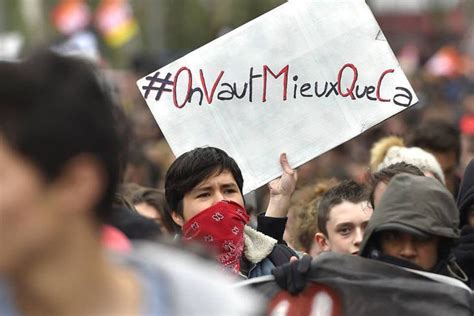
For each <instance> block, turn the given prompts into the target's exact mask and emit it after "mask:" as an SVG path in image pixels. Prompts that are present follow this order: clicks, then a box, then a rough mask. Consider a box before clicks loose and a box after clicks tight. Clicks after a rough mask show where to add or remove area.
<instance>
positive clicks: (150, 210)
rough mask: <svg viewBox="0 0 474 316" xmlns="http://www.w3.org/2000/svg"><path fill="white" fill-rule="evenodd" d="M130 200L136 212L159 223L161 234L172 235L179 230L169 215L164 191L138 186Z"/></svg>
mask: <svg viewBox="0 0 474 316" xmlns="http://www.w3.org/2000/svg"><path fill="white" fill-rule="evenodd" d="M131 202H132V203H133V205H134V207H135V209H136V210H137V211H138V213H140V214H141V215H143V216H145V217H148V218H151V219H153V220H155V221H156V222H157V223H158V224H159V225H160V227H161V232H162V233H163V234H165V235H169V236H174V235H175V234H176V233H177V232H178V231H179V226H178V225H176V224H175V222H173V219H172V218H171V217H170V212H169V206H168V204H167V203H166V197H165V194H164V192H162V191H159V190H156V189H152V188H146V187H140V188H139V189H138V190H136V191H135V192H133V193H132V195H131Z"/></svg>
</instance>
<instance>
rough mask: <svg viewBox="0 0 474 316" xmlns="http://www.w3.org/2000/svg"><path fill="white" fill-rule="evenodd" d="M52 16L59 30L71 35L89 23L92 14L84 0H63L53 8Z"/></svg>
mask: <svg viewBox="0 0 474 316" xmlns="http://www.w3.org/2000/svg"><path fill="white" fill-rule="evenodd" d="M51 18H52V21H53V24H54V26H55V27H56V29H57V30H58V31H59V32H61V33H62V34H65V35H70V34H73V33H75V32H77V31H80V30H82V29H84V28H85V27H86V26H87V25H89V22H90V20H91V14H90V10H89V7H88V6H87V4H86V3H85V2H84V1H83V0H62V1H61V2H60V3H59V4H58V5H57V6H56V7H55V8H54V9H53V12H52V14H51Z"/></svg>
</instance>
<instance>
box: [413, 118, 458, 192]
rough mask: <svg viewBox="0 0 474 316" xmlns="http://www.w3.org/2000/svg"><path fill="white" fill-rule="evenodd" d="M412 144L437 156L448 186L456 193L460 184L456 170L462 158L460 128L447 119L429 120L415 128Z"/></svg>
mask: <svg viewBox="0 0 474 316" xmlns="http://www.w3.org/2000/svg"><path fill="white" fill-rule="evenodd" d="M410 146H416V147H420V148H423V149H425V150H427V151H429V152H430V153H432V154H433V155H434V156H435V157H436V160H437V161H438V162H439V164H440V165H441V168H442V170H443V173H444V176H445V179H446V187H447V188H448V190H449V191H451V192H452V193H456V190H457V186H458V185H459V183H458V182H459V180H458V179H457V176H456V171H457V168H458V165H459V161H460V158H461V137H460V132H459V130H458V129H457V128H456V127H455V126H454V125H452V124H449V123H448V122H445V121H441V120H433V121H428V122H426V123H424V124H422V125H420V126H419V127H417V128H416V129H415V130H414V132H413V135H412V137H411V139H410Z"/></svg>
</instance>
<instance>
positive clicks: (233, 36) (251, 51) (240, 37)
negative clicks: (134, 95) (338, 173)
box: [137, 0, 418, 193]
mask: <svg viewBox="0 0 474 316" xmlns="http://www.w3.org/2000/svg"><path fill="white" fill-rule="evenodd" d="M137 85H138V87H139V89H140V91H141V92H142V95H143V97H144V98H145V99H146V102H147V104H148V106H149V107H150V109H151V111H152V113H153V115H154V117H155V119H156V121H157V122H158V125H159V126H160V128H161V130H162V132H163V134H164V136H165V137H166V139H167V141H168V143H169V144H170V146H171V149H172V150H173V152H174V154H175V155H176V156H179V155H180V154H182V153H184V152H186V151H189V150H191V149H194V148H195V147H200V146H215V147H218V148H221V149H223V150H225V151H226V152H227V153H228V154H229V155H230V156H232V157H233V158H234V159H235V160H236V161H237V163H238V164H239V166H240V168H241V169H242V173H243V176H244V180H245V184H244V193H247V192H250V191H251V190H253V189H256V188H258V187H260V186H261V185H263V184H265V183H267V182H269V181H270V180H272V179H274V178H276V177H277V176H279V175H280V174H281V168H280V166H279V163H278V157H279V154H280V153H282V152H286V153H287V154H288V157H289V161H290V164H291V165H292V167H297V166H299V165H301V164H303V163H305V162H307V161H309V160H311V159H313V158H314V157H316V156H318V155H320V154H322V153H324V152H326V151H328V150H330V149H332V148H334V147H336V146H337V145H339V144H341V143H343V142H345V141H347V140H349V139H351V138H353V137H355V136H357V135H359V134H360V133H362V132H364V131H365V130H367V129H368V128H370V127H372V126H373V125H375V124H377V123H379V122H381V121H383V120H385V119H387V118H389V117H391V116H393V115H394V114H396V113H398V112H400V111H402V110H404V109H406V108H407V107H410V106H412V105H414V104H415V103H416V102H417V101H418V100H417V98H416V95H415V93H414V92H413V89H412V88H411V86H410V83H409V82H408V80H407V79H406V77H405V75H404V73H403V71H402V70H401V68H400V66H399V64H398V62H397V60H396V58H395V56H394V54H393V52H392V51H391V49H390V46H389V44H388V43H387V41H386V39H385V37H384V36H383V33H382V31H381V30H380V28H379V26H378V24H377V22H376V20H375V18H374V17H373V15H372V13H371V11H370V9H369V8H368V6H367V5H366V3H365V1H363V0H357V1H354V0H350V1H333V0H312V1H291V2H288V3H285V4H283V5H281V6H280V7H277V8H276V9H274V10H272V11H270V12H268V13H266V14H264V15H262V16H260V17H259V18H257V19H255V20H253V21H251V22H249V23H247V24H245V25H243V26H241V27H239V28H238V29H236V30H234V31H232V32H230V33H227V34H225V35H224V36H222V37H220V38H218V39H216V40H214V41H212V42H210V43H208V44H207V45H204V46H203V47H201V48H199V49H197V50H195V51H193V52H191V53H190V54H188V55H186V56H184V57H183V58H181V59H179V60H177V61H175V62H173V63H171V64H169V65H167V66H165V67H163V68H161V69H159V70H158V71H155V72H153V73H151V74H149V75H147V76H145V77H144V78H142V79H140V80H139V81H138V82H137Z"/></svg>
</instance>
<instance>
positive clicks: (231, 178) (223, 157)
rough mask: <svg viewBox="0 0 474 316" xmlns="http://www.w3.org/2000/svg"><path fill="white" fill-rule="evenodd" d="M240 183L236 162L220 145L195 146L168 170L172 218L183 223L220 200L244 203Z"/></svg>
mask: <svg viewBox="0 0 474 316" xmlns="http://www.w3.org/2000/svg"><path fill="white" fill-rule="evenodd" d="M243 183H244V180H243V178H242V173H241V171H240V168H239V167H238V166H237V163H236V162H235V161H234V159H232V158H231V157H229V156H228V155H227V153H226V152H224V151H223V150H221V149H219V148H215V147H203V148H196V149H194V150H191V151H189V152H186V153H184V154H182V155H181V156H179V157H178V158H177V159H176V160H175V161H174V162H173V164H172V165H171V166H170V168H169V169H168V172H167V174H166V181H165V195H166V201H167V202H168V205H169V206H170V210H171V214H172V217H173V220H174V221H175V223H177V224H178V225H179V226H182V225H183V224H184V223H185V222H186V221H187V220H188V219H190V218H191V217H193V216H195V215H196V214H198V213H200V212H201V211H203V210H205V209H207V208H209V207H211V206H213V205H214V204H216V203H218V202H220V201H222V200H230V201H234V202H236V203H238V204H240V205H242V206H243V205H244V200H243V195H242V188H243Z"/></svg>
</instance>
